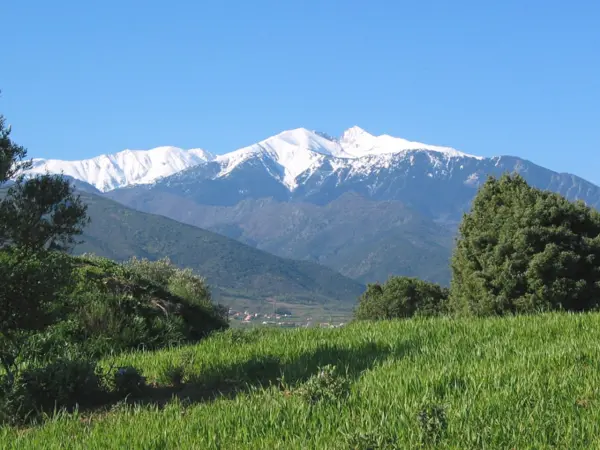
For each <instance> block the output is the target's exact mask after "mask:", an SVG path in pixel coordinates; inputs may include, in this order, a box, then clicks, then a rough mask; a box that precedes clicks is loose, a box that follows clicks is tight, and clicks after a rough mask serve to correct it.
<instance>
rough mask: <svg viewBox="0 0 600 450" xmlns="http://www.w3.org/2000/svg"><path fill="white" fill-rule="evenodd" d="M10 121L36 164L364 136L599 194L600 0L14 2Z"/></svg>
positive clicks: (7, 57) (2, 61)
mask: <svg viewBox="0 0 600 450" xmlns="http://www.w3.org/2000/svg"><path fill="white" fill-rule="evenodd" d="M0 13H1V14H2V27H1V28H0V38H1V41H0V42H1V43H2V52H1V53H0V89H1V90H2V96H1V97H0V113H2V114H4V115H5V116H6V118H7V120H8V121H9V122H10V123H11V124H13V130H14V131H13V137H14V138H15V140H17V141H18V142H19V143H21V144H22V145H25V146H26V147H27V148H28V149H29V155H30V156H35V157H51V158H61V159H81V158H86V157H92V156H96V155H98V154H101V153H112V152H116V151H120V150H122V149H125V148H139V149H143V148H151V147H156V146H159V145H175V146H179V147H183V148H191V147H201V148H204V149H206V150H209V151H212V152H215V153H222V152H226V151H230V150H234V149H236V148H239V147H242V146H245V145H249V144H251V143H254V142H256V141H258V140H261V139H264V138H266V137H268V136H270V135H272V134H276V133H278V132H280V131H283V130H285V129H290V128H297V127H306V128H309V129H317V130H320V131H325V132H327V133H329V134H331V135H339V134H340V133H341V132H342V131H343V130H344V129H346V128H349V127H350V126H353V125H359V126H361V127H363V128H365V129H366V130H368V131H370V132H372V133H374V134H382V133H388V134H392V135H395V136H400V137H404V138H407V139H412V140H420V141H423V142H427V143H431V144H438V145H449V146H453V147H455V148H458V149H460V150H462V151H465V152H468V153H474V154H479V155H484V156H491V155H498V154H513V155H518V156H522V157H525V158H527V159H530V160H532V161H534V162H537V163H539V164H542V165H544V166H547V167H549V168H551V169H554V170H559V171H567V172H573V173H576V174H578V175H580V176H583V177H585V178H587V179H589V180H591V181H594V182H596V183H600V173H599V171H598V169H599V168H600V26H599V25H598V24H599V23H600V2H598V1H593V0H589V1H574V2H565V1H554V0H548V1H540V0H528V1H521V0H505V1H502V2H482V1H459V0H457V1H452V2H450V1H427V0H421V1H400V0H390V1H376V0H369V1H345V2H341V1H325V0H318V1H313V0H306V1H302V2H298V1H291V0H285V1H283V0H279V1H261V0H255V1H251V2H246V1H226V0H214V1H201V2H194V1H186V2H181V1H177V0H172V1H169V2H164V1H160V2H155V1H145V2H141V1H126V0H123V1H113V0H107V1H102V2H76V1H71V0H63V1H60V0H58V1H56V2H47V1H41V0H38V1H29V0H19V1H13V2H6V4H3V5H2V8H1V11H0Z"/></svg>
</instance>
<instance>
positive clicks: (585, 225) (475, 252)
mask: <svg viewBox="0 0 600 450" xmlns="http://www.w3.org/2000/svg"><path fill="white" fill-rule="evenodd" d="M599 235H600V214H599V213H598V212H597V211H596V210H593V209H591V208H589V207H587V206H586V205H585V204H584V203H583V202H575V203H572V202H569V201H567V200H566V199H565V198H563V197H562V196H560V195H558V194H554V193H551V192H547V191H541V190H539V189H535V188H532V187H530V186H529V185H528V184H527V183H526V181H525V180H524V179H523V178H522V177H521V176H520V175H508V174H506V175H503V176H502V177H500V178H499V179H496V178H494V177H490V178H489V179H488V180H487V181H486V183H484V185H483V186H482V187H481V189H480V190H479V192H478V194H477V196H476V197H475V199H474V201H473V205H472V209H471V211H470V213H469V214H466V215H465V216H464V218H463V221H462V224H461V226H460V229H459V237H458V240H457V245H456V249H455V252H454V255H453V257H452V263H451V265H452V282H451V288H450V304H451V307H452V309H454V310H455V311H457V312H459V313H463V314H475V315H493V314H505V313H529V312H536V311H541V310H552V309H566V310H574V311H584V310H590V309H594V308H596V307H597V305H598V302H599V301H600V237H599Z"/></svg>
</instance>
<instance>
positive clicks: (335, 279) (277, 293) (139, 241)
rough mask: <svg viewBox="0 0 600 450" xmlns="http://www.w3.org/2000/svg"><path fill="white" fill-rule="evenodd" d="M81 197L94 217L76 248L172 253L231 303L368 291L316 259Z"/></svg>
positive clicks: (110, 253)
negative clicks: (285, 253) (276, 252)
mask: <svg viewBox="0 0 600 450" xmlns="http://www.w3.org/2000/svg"><path fill="white" fill-rule="evenodd" d="M82 197H83V198H84V199H85V201H86V202H87V203H88V205H89V214H90V216H91V218H92V222H91V224H90V225H89V226H88V228H87V229H86V231H85V234H84V236H83V240H84V241H85V243H84V244H82V245H79V246H78V247H77V248H76V249H75V253H83V252H92V253H95V254H97V255H100V256H105V257H108V258H111V259H114V260H117V261H118V260H125V259H128V258H129V257H131V256H133V255H135V256H138V257H146V258H149V259H158V258H162V257H164V256H168V257H169V258H170V259H171V260H172V261H173V262H174V263H175V264H177V265H179V266H183V267H190V268H192V269H193V270H195V271H197V273H199V274H201V275H202V276H204V277H205V278H206V279H207V281H208V283H209V285H210V287H211V289H213V290H215V291H216V293H217V294H218V295H217V298H218V299H219V300H225V302H227V303H228V304H230V302H229V301H230V300H233V301H236V300H240V301H242V302H244V301H246V303H247V304H252V303H255V304H256V303H260V301H264V300H265V299H266V298H268V297H271V296H274V297H278V299H280V300H281V301H289V302H292V303H317V304H323V303H336V302H342V303H344V304H345V306H346V307H347V308H350V307H351V306H353V305H354V303H355V301H356V298H357V297H358V296H359V295H360V294H361V293H362V292H363V290H364V287H363V285H362V284H360V283H358V282H356V281H354V280H351V279H349V278H346V277H344V276H343V275H340V274H339V273H337V272H335V271H333V270H331V269H328V268H325V267H323V266H319V265H317V264H314V263H309V262H302V261H292V260H288V259H283V258H279V257H276V256H274V255H271V254H269V253H266V252H263V251H260V250H257V249H255V248H252V247H250V246H247V245H244V244H241V243H239V242H237V241H235V240H233V239H230V238H227V237H224V236H221V235H218V234H215V233H212V232H209V231H206V230H202V229H199V228H196V227H193V226H190V225H185V224H182V223H179V222H176V221H174V220H171V219H168V218H166V217H162V216H157V215H152V214H146V213H142V212H139V211H135V210H133V209H130V208H127V207H124V206H122V205H121V204H119V203H117V202H115V201H112V200H109V199H106V198H103V197H99V196H97V195H93V194H89V193H82ZM219 294H220V295H219ZM338 306H339V305H338Z"/></svg>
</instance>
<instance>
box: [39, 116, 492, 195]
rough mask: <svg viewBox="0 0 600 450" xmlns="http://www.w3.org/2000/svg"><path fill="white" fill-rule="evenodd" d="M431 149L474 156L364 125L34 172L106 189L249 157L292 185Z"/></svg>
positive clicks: (438, 161) (227, 170)
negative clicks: (329, 170) (215, 150)
mask: <svg viewBox="0 0 600 450" xmlns="http://www.w3.org/2000/svg"><path fill="white" fill-rule="evenodd" d="M415 151H419V152H422V151H423V152H426V153H427V155H428V157H429V159H430V161H431V164H432V166H434V167H441V166H444V165H447V164H448V163H449V161H450V160H453V159H455V158H475V159H483V158H480V157H477V156H472V155H467V154H466V153H462V152H460V151H458V150H455V149H453V148H450V147H440V146H435V145H428V144H423V143H420V142H412V141H408V140H406V139H402V138H396V137H393V136H389V135H386V134H384V135H380V136H374V135H372V134H370V133H368V132H367V131H365V130H363V129H362V128H360V127H357V126H354V127H352V128H349V129H348V130H346V131H345V132H344V133H343V134H342V136H341V137H340V139H336V138H333V137H330V136H328V135H326V134H325V133H320V132H316V131H310V130H307V129H305V128H297V129H294V130H288V131H283V132H282V133H279V134H277V135H275V136H271V137H269V138H267V139H265V140H263V141H260V142H258V143H256V144H253V145H250V146H248V147H244V148H241V149H239V150H235V151H233V152H230V153H226V154H223V155H219V156H216V157H215V156H213V155H211V154H210V153H208V152H205V151H204V150H201V149H192V150H182V149H180V148H177V147H157V148H154V149H151V150H124V151H122V152H119V153H115V154H112V155H102V156H98V157H96V158H92V159H86V160H82V161H60V160H44V159H35V160H34V161H33V163H34V166H33V169H32V170H31V171H30V172H32V173H44V172H45V171H46V170H48V171H49V172H51V173H61V172H62V173H64V174H65V175H69V176H71V177H73V178H76V179H78V180H81V181H85V182H86V183H89V184H91V185H92V186H94V187H96V188H97V189H99V190H100V191H103V192H106V191H110V190H113V189H117V188H120V187H125V186H130V185H135V184H151V183H154V182H156V181H157V180H159V179H161V178H165V177H168V176H170V175H173V174H176V173H178V172H181V171H183V170H185V169H188V168H190V167H193V166H196V165H199V164H202V163H208V162H213V163H215V164H217V166H216V167H214V168H215V172H213V175H212V176H214V178H223V177H227V176H229V175H230V174H231V173H232V172H233V171H234V170H235V169H236V168H237V167H240V166H241V165H243V164H244V163H245V162H247V161H253V162H262V164H263V165H264V167H265V169H266V170H267V171H268V172H269V173H270V174H271V176H273V177H274V178H275V179H277V180H278V181H279V182H280V183H282V184H283V185H284V186H285V187H286V188H287V189H288V190H290V191H293V190H294V189H296V188H297V187H298V184H299V181H298V180H301V179H302V177H300V175H302V174H304V179H306V178H307V177H308V176H310V175H311V174H313V173H317V172H319V170H320V168H322V167H323V164H324V163H325V162H327V163H328V164H329V165H330V166H331V167H338V168H341V167H349V168H351V170H352V171H353V172H355V173H356V172H360V173H368V172H372V171H377V170H379V169H382V168H387V167H389V166H390V164H394V163H395V162H396V161H397V160H398V158H405V157H411V156H410V155H411V154H413V152H415Z"/></svg>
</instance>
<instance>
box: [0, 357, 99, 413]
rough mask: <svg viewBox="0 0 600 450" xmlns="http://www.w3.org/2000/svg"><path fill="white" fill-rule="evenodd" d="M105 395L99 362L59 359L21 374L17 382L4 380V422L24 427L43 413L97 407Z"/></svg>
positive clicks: (0, 403)
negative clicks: (94, 405)
mask: <svg viewBox="0 0 600 450" xmlns="http://www.w3.org/2000/svg"><path fill="white" fill-rule="evenodd" d="M102 394H103V390H102V387H101V377H100V376H99V374H98V369H97V366H96V362H94V361H90V360H82V359H64V358H61V359H56V360H54V361H53V362H52V363H50V364H47V365H45V366H42V367H33V368H29V369H26V370H24V371H21V372H20V373H19V374H18V376H17V378H16V379H15V380H14V382H10V381H9V380H6V378H4V379H3V381H2V383H1V389H0V422H2V423H9V424H20V423H24V422H26V421H30V420H33V419H35V418H38V417H39V416H40V415H41V414H42V413H52V412H53V411H54V410H58V409H62V408H69V407H73V406H75V405H76V404H81V403H84V404H85V403H88V404H89V403H93V402H94V401H97V400H98V398H100V397H101V396H102Z"/></svg>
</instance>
